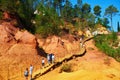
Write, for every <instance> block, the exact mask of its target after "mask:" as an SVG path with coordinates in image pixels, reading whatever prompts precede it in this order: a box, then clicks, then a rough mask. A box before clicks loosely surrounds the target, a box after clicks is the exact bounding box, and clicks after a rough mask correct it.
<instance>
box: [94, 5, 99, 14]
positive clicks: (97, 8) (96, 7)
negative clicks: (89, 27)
mask: <svg viewBox="0 0 120 80" xmlns="http://www.w3.org/2000/svg"><path fill="white" fill-rule="evenodd" d="M93 10H94V14H95V15H96V16H100V13H101V7H100V6H99V5H96V6H95V7H94V9H93Z"/></svg>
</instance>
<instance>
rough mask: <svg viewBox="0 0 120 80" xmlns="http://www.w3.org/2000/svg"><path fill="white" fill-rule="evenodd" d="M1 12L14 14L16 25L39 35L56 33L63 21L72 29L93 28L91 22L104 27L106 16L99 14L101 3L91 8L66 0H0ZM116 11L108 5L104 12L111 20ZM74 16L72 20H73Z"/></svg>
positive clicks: (59, 30)
mask: <svg viewBox="0 0 120 80" xmlns="http://www.w3.org/2000/svg"><path fill="white" fill-rule="evenodd" d="M4 11H7V12H9V13H10V14H12V15H14V16H16V17H17V18H18V19H19V22H20V23H18V24H22V25H21V26H23V27H24V28H25V29H27V30H29V31H30V32H32V33H39V34H40V35H46V36H48V35H59V33H60V32H61V30H62V28H61V26H66V25H64V22H67V23H70V24H72V25H74V28H75V30H79V29H81V30H82V29H85V28H86V27H90V28H94V26H95V24H101V25H103V26H108V22H109V21H108V19H107V18H102V17H101V12H102V11H101V6H99V5H96V6H94V8H93V11H94V12H92V8H91V5H90V4H88V3H83V2H82V0H77V3H76V4H75V5H73V4H72V3H71V2H70V1H69V0H0V18H1V19H2V13H3V12H4ZM117 12H118V10H117V8H116V7H114V6H113V5H110V6H109V7H108V8H106V10H105V15H106V16H108V18H110V19H111V26H112V17H113V16H114V15H115V14H116V13H117ZM75 19H76V21H75Z"/></svg>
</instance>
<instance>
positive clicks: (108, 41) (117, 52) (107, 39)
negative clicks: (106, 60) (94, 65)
mask: <svg viewBox="0 0 120 80" xmlns="http://www.w3.org/2000/svg"><path fill="white" fill-rule="evenodd" d="M94 40H95V45H96V46H97V47H98V48H99V49H100V50H102V51H103V52H105V53H106V54H107V55H108V56H111V57H113V58H115V59H116V60H118V61H119V60H120V48H117V49H115V48H114V47H116V44H115V43H118V42H116V41H117V35H116V33H112V34H108V35H98V36H96V37H95V38H94ZM113 45H115V46H113Z"/></svg>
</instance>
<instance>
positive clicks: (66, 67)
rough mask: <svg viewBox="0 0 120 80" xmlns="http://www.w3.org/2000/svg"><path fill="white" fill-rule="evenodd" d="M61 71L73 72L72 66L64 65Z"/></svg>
mask: <svg viewBox="0 0 120 80" xmlns="http://www.w3.org/2000/svg"><path fill="white" fill-rule="evenodd" d="M61 71H64V72H71V71H72V69H71V65H70V64H63V66H62V67H61Z"/></svg>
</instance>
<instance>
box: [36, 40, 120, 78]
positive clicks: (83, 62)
mask: <svg viewBox="0 0 120 80" xmlns="http://www.w3.org/2000/svg"><path fill="white" fill-rule="evenodd" d="M93 43H94V42H93V41H92V40H90V41H88V42H86V44H85V45H86V49H87V53H86V54H85V55H84V56H83V57H79V58H76V59H74V60H71V61H69V62H68V63H71V64H73V65H72V68H73V70H74V71H73V72H70V73H66V72H62V73H59V70H60V67H58V68H56V69H55V70H53V71H51V72H48V73H47V74H45V75H43V76H41V77H39V78H38V79H37V80H120V63H118V62H117V61H115V60H114V59H113V58H111V57H108V56H106V55H105V54H103V53H102V52H100V51H99V50H98V49H97V48H96V47H95V46H94V44H93Z"/></svg>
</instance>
